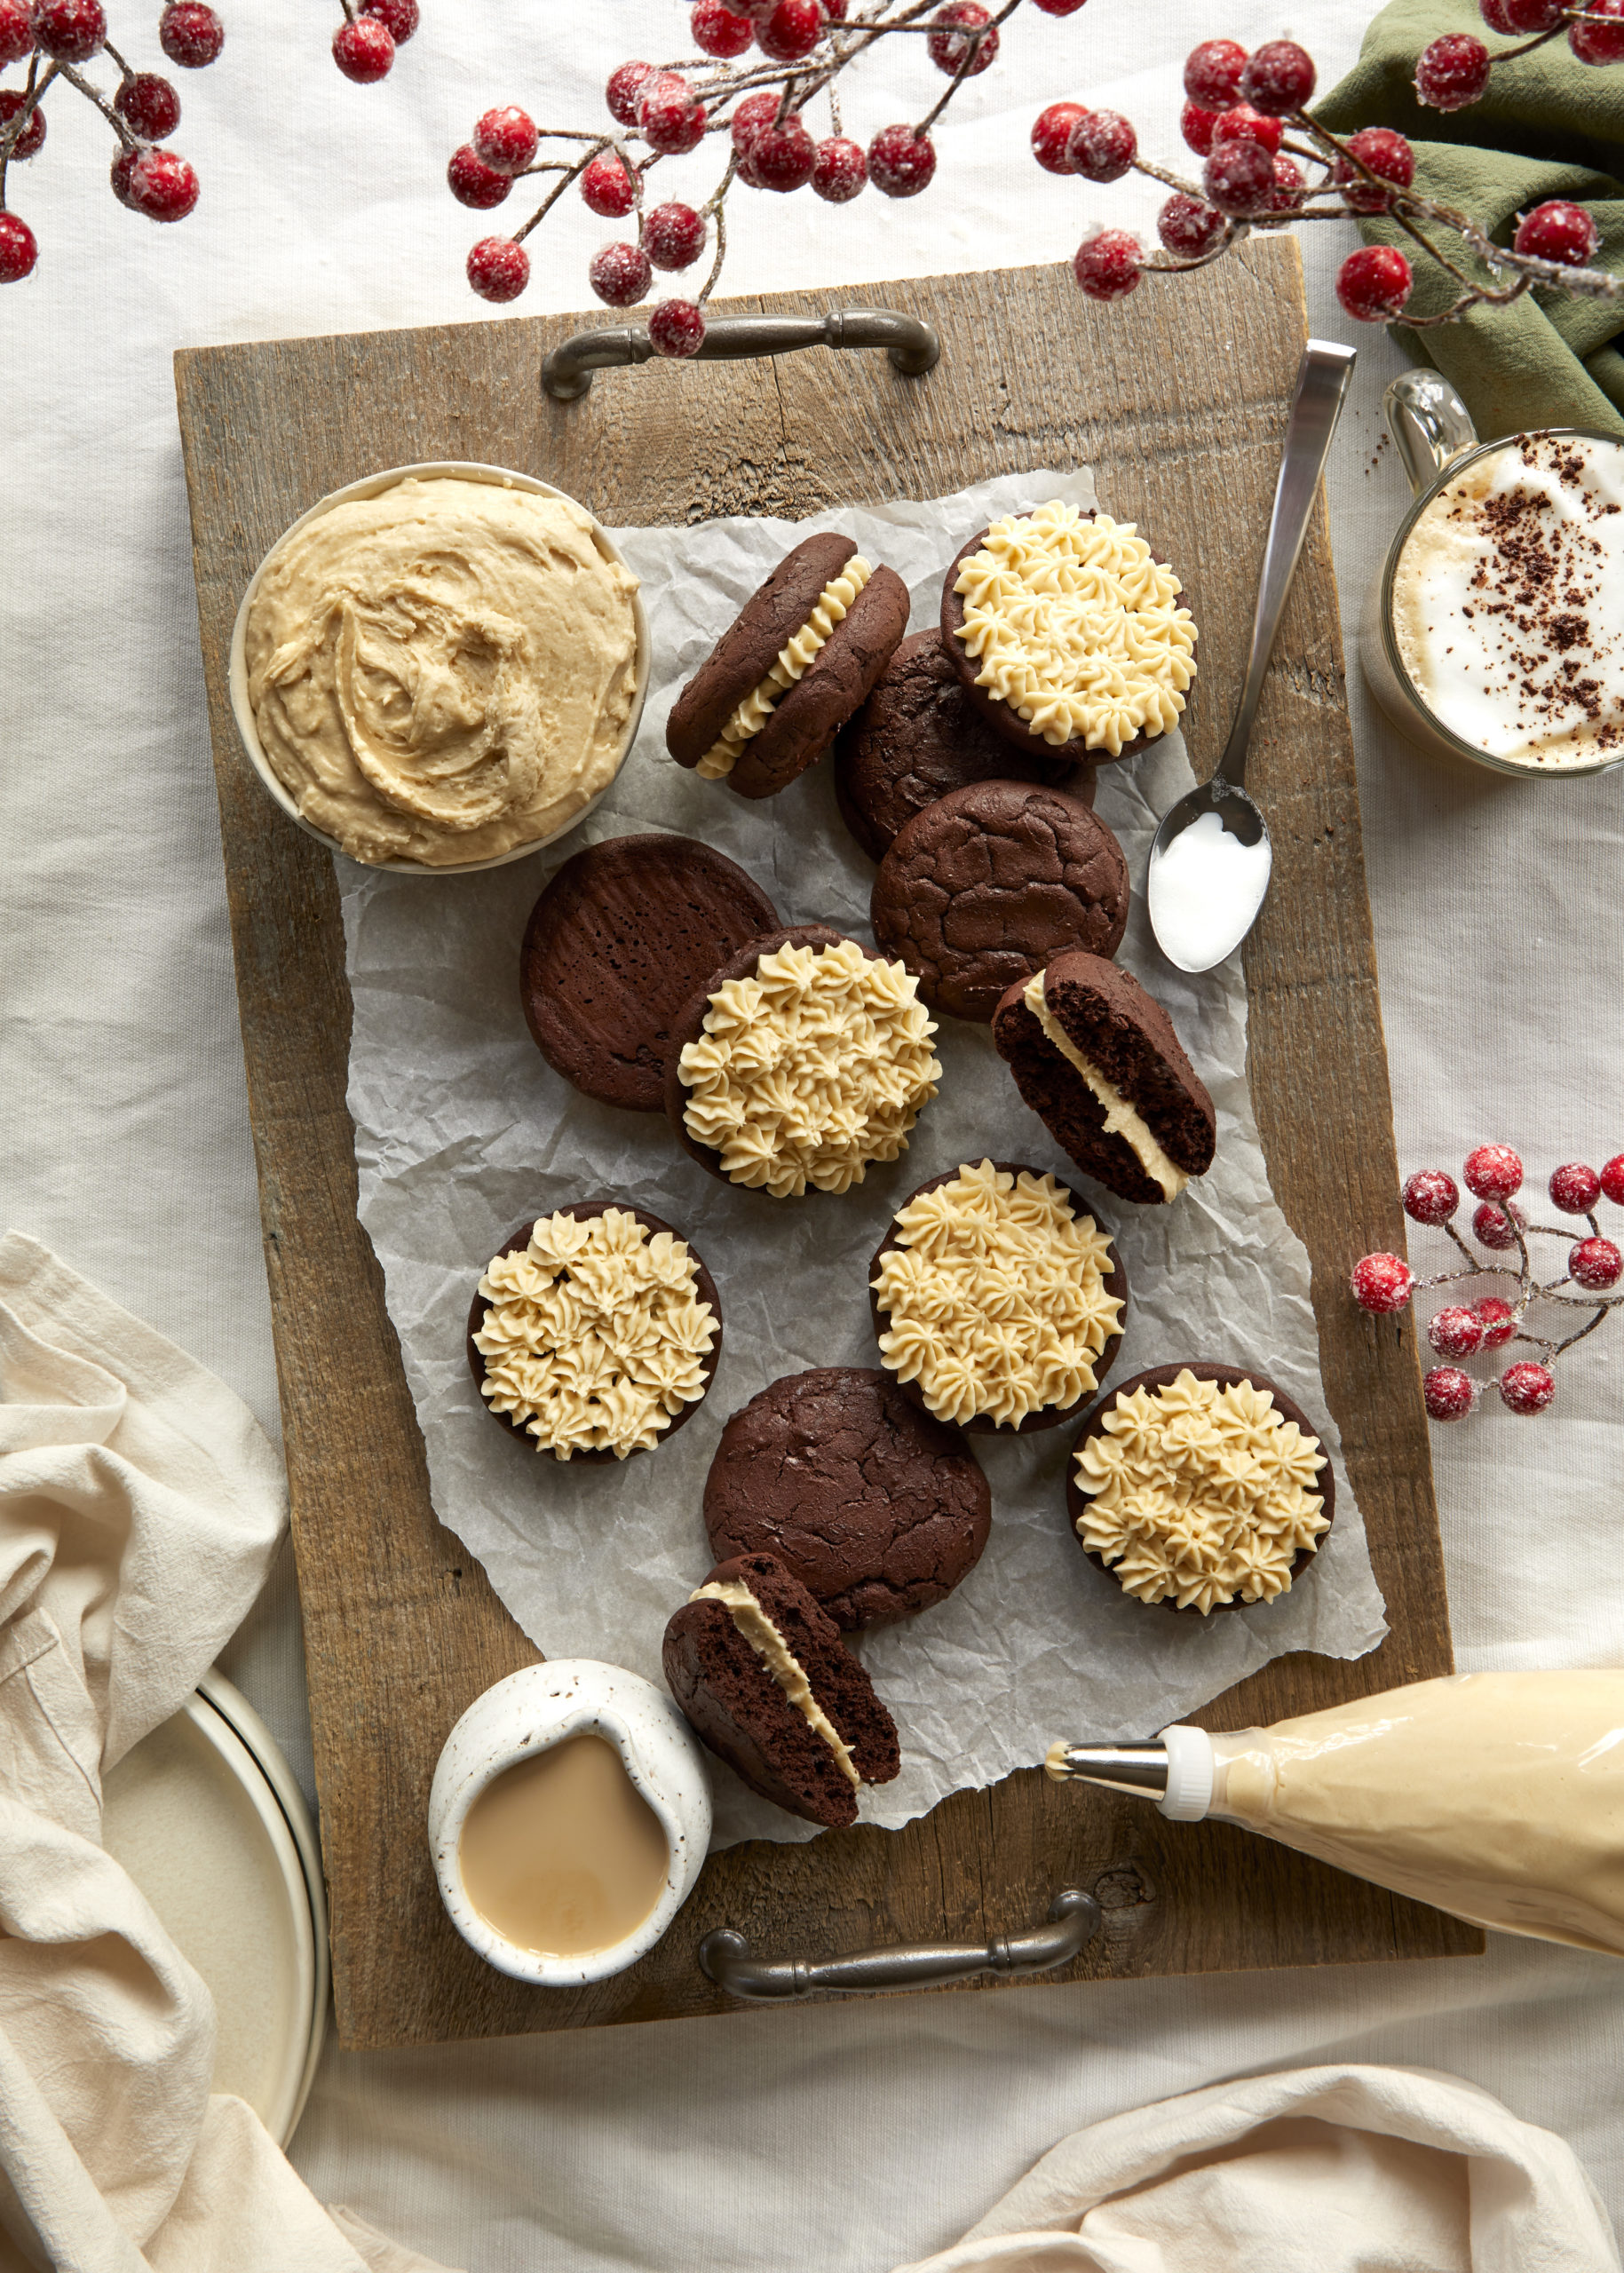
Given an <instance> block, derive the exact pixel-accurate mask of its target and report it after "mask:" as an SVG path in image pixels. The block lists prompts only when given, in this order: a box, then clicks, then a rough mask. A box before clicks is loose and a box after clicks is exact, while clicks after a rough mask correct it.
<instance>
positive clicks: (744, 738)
mask: <svg viewBox="0 0 1624 2273" xmlns="http://www.w3.org/2000/svg"><path fill="white" fill-rule="evenodd" d="M873 574H874V570H873V568H872V567H871V566H869V564H868V562H867V561H866V560H865V559H864V558H863V556H862V554H861V553H860V552H854V553H853V554H852V558H850V560H848V561H847V563H846V565H845V566H844V568H843V569H842V570H841V572H840V574H839V575H838V576H836V577H833V578H831V580H830V581H829V582H828V583H827V584H825V586H824V587H823V590H821V591H820V593H819V595H818V598H817V600H816V603H815V604H814V606H813V608H812V614H810V615H809V616H808V617H807V619H806V621H805V622H804V624H803V625H802V626H801V628H800V630H798V631H797V632H796V635H795V638H793V639H792V640H791V641H790V642H789V645H788V646H787V647H783V648H780V651H779V658H778V661H776V662H775V663H774V664H773V666H772V669H771V670H770V671H769V672H768V673H767V676H766V677H765V678H764V679H763V680H762V682H761V684H760V685H759V686H757V687H756V688H754V689H753V690H752V691H751V693H749V694H747V695H746V696H745V698H744V700H743V701H742V702H741V704H740V705H739V707H738V709H736V710H735V711H734V712H733V717H731V718H730V719H729V720H728V722H727V724H726V725H725V726H724V727H723V729H722V732H721V733H720V735H719V736H718V737H717V740H716V741H714V742H713V743H712V744H711V746H710V748H709V749H708V750H707V751H706V752H705V755H704V756H703V757H701V760H700V762H699V764H698V765H696V766H695V768H694V772H696V773H698V774H699V775H700V777H701V780H706V781H724V780H726V778H727V776H728V775H729V774H730V773H731V772H733V767H734V766H735V765H736V764H738V761H739V753H740V751H741V749H742V748H744V745H745V744H746V742H748V741H751V740H753V738H754V737H755V736H756V735H757V734H758V733H760V732H761V730H762V728H763V727H764V725H766V723H767V721H768V719H769V718H770V717H772V711H773V706H774V705H775V704H776V703H777V701H778V700H779V697H780V695H783V694H788V692H789V690H790V688H791V687H792V686H793V685H795V683H796V680H797V679H800V678H804V677H805V676H806V674H807V672H808V670H809V669H811V668H812V662H813V661H814V660H815V659H816V657H817V656H818V654H819V653H820V651H821V650H822V649H823V648H824V647H826V646H827V645H828V642H829V639H830V638H831V637H832V635H833V633H834V630H835V626H836V624H837V623H839V622H841V621H842V619H843V618H844V616H846V615H847V614H850V612H851V609H852V603H853V602H854V601H855V599H856V598H857V596H858V594H859V592H860V591H861V590H862V589H863V586H864V585H865V584H866V583H867V582H868V579H869V578H870V576H872V575H873Z"/></svg>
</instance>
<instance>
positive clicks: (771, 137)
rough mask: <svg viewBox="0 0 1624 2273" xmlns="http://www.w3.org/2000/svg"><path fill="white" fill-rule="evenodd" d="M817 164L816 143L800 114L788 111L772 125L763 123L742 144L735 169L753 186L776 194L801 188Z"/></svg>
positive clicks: (783, 193)
mask: <svg viewBox="0 0 1624 2273" xmlns="http://www.w3.org/2000/svg"><path fill="white" fill-rule="evenodd" d="M817 164H818V146H817V144H816V143H815V142H814V141H813V140H812V136H811V135H810V134H809V133H808V132H807V131H806V128H805V126H804V123H803V122H802V120H801V119H800V117H799V116H798V115H796V113H795V112H794V111H791V113H790V114H789V116H788V118H785V119H780V121H779V123H777V124H776V125H775V126H764V127H763V128H762V129H761V131H760V132H759V133H757V134H756V135H754V136H753V137H752V138H751V139H750V141H749V143H748V144H747V145H746V147H745V151H744V154H743V156H742V158H741V161H740V165H739V170H740V172H741V174H742V175H743V177H744V178H745V180H746V181H747V182H748V183H749V185H750V186H751V187H752V188H754V189H772V190H776V191H777V192H778V193H779V194H780V196H783V195H787V194H788V192H789V191H791V190H794V189H804V187H805V186H806V184H807V183H808V182H809V181H810V180H811V179H812V175H813V173H814V171H815V170H816V169H817Z"/></svg>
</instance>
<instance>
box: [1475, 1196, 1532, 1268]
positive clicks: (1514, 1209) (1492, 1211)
mask: <svg viewBox="0 0 1624 2273" xmlns="http://www.w3.org/2000/svg"><path fill="white" fill-rule="evenodd" d="M1508 1219H1509V1220H1508ZM1513 1223H1515V1224H1517V1226H1518V1228H1519V1229H1522V1230H1525V1229H1526V1228H1527V1224H1528V1218H1527V1216H1525V1215H1524V1213H1523V1211H1522V1209H1521V1208H1519V1207H1518V1206H1517V1202H1516V1200H1500V1201H1496V1200H1484V1201H1483V1202H1482V1203H1481V1204H1480V1205H1479V1206H1478V1207H1477V1208H1473V1210H1472V1237H1473V1239H1476V1240H1477V1244H1478V1246H1479V1247H1487V1248H1488V1249H1489V1250H1490V1252H1491V1253H1492V1254H1494V1255H1509V1253H1510V1251H1511V1249H1512V1248H1513V1247H1515V1246H1516V1245H1517V1232H1515V1231H1513V1230H1512V1228H1511V1226H1512V1224H1513Z"/></svg>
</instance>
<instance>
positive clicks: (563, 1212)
mask: <svg viewBox="0 0 1624 2273" xmlns="http://www.w3.org/2000/svg"><path fill="white" fill-rule="evenodd" d="M606 1208H622V1209H623V1210H624V1211H625V1213H626V1214H627V1215H629V1216H636V1217H637V1219H638V1223H639V1224H641V1225H642V1226H643V1229H644V1231H645V1232H646V1233H647V1234H648V1236H649V1237H650V1238H651V1239H653V1238H654V1237H655V1236H656V1235H657V1234H658V1233H659V1232H670V1235H671V1237H672V1238H673V1239H682V1241H683V1245H684V1246H685V1247H686V1248H687V1250H688V1258H689V1261H690V1262H691V1263H693V1293H694V1296H695V1299H696V1300H697V1301H699V1302H701V1303H709V1307H710V1315H711V1318H712V1319H713V1320H714V1321H715V1325H716V1332H715V1334H713V1335H712V1337H711V1342H710V1348H709V1351H708V1352H707V1353H706V1354H705V1356H704V1357H703V1358H701V1381H702V1382H703V1387H702V1388H701V1390H700V1393H699V1395H698V1396H697V1397H696V1398H689V1399H687V1400H685V1402H684V1403H683V1404H681V1405H680V1406H678V1407H677V1411H676V1412H675V1413H673V1414H671V1415H670V1416H669V1419H668V1420H667V1421H666V1422H665V1425H664V1427H663V1428H662V1429H661V1431H660V1434H659V1437H657V1439H656V1440H655V1442H654V1444H653V1445H644V1446H639V1447H638V1450H642V1451H650V1452H657V1451H658V1450H659V1448H660V1446H661V1445H662V1444H664V1443H665V1441H666V1439H667V1438H668V1437H674V1436H675V1435H676V1433H677V1430H678V1429H680V1428H682V1427H683V1426H684V1425H685V1423H686V1422H689V1421H691V1420H692V1419H693V1415H694V1414H696V1413H697V1412H698V1411H699V1409H700V1406H701V1405H702V1404H703V1403H704V1401H705V1398H706V1397H707V1396H708V1395H709V1390H710V1384H711V1382H713V1381H714V1380H715V1378H716V1370H717V1361H718V1360H719V1358H721V1355H722V1299H721V1296H720V1295H718V1294H717V1287H716V1280H715V1279H713V1278H712V1277H711V1275H710V1273H709V1271H707V1270H706V1268H705V1265H704V1263H703V1261H702V1260H701V1255H700V1253H699V1250H698V1248H697V1247H695V1246H694V1245H693V1241H692V1240H691V1239H684V1238H683V1234H682V1233H681V1232H678V1231H677V1230H675V1229H674V1228H673V1227H672V1225H671V1224H668V1223H666V1222H665V1221H664V1219H663V1218H662V1217H661V1216H651V1215H650V1214H649V1212H648V1210H647V1208H634V1207H632V1206H631V1204H630V1201H629V1200H570V1201H568V1202H566V1205H565V1206H563V1207H562V1208H550V1209H549V1211H548V1212H549V1214H551V1215H556V1216H574V1219H575V1221H576V1222H577V1223H581V1224H585V1223H590V1222H591V1220H592V1219H593V1217H594V1216H601V1215H602V1214H603V1213H604V1211H605V1210H606ZM537 1221H538V1218H536V1217H535V1216H532V1217H531V1218H530V1219H529V1221H528V1222H527V1223H524V1224H519V1227H518V1229H517V1230H516V1231H512V1232H509V1234H508V1236H507V1238H506V1239H503V1243H502V1245H501V1246H500V1247H498V1248H497V1249H496V1252H495V1255H494V1256H493V1257H492V1258H491V1260H492V1261H493V1262H497V1261H500V1259H501V1258H502V1256H503V1255H517V1254H519V1252H520V1251H521V1250H522V1249H523V1248H525V1247H528V1246H529V1244H530V1234H531V1232H533V1231H534V1230H535V1225H536V1223H537ZM486 1269H487V1270H488V1269H489V1264H487V1266H486ZM479 1276H480V1278H481V1279H483V1278H484V1276H485V1271H480V1273H479ZM490 1307H491V1304H490V1301H489V1299H488V1297H487V1296H486V1295H482V1294H480V1293H479V1288H478V1287H477V1286H476V1287H475V1289H474V1296H473V1300H472V1302H471V1303H470V1304H469V1307H468V1330H467V1334H466V1335H465V1337H464V1342H463V1347H464V1349H465V1350H466V1351H467V1356H468V1370H469V1372H470V1373H471V1374H472V1375H473V1385H474V1387H475V1389H476V1390H478V1391H479V1401H480V1403H481V1404H482V1405H484V1406H485V1410H486V1411H487V1413H488V1414H490V1416H491V1419H492V1420H493V1421H499V1422H501V1424H502V1426H503V1428H504V1429H505V1430H507V1431H508V1434H509V1435H510V1436H512V1437H518V1438H519V1442H520V1444H522V1445H525V1446H526V1447H527V1450H529V1451H530V1452H552V1453H553V1457H554V1459H555V1460H556V1459H558V1457H559V1455H558V1453H557V1452H556V1451H554V1450H553V1447H552V1446H551V1445H544V1444H542V1443H540V1442H539V1441H538V1440H537V1438H536V1437H535V1436H533V1435H532V1434H531V1432H530V1430H528V1429H527V1428H526V1427H525V1425H524V1423H523V1422H519V1421H516V1420H515V1419H514V1418H513V1416H512V1415H511V1414H508V1413H499V1412H498V1411H497V1410H496V1407H495V1406H494V1405H491V1404H489V1403H488V1402H487V1399H486V1396H485V1383H486V1380H487V1374H486V1370H485V1353H484V1351H483V1350H481V1349H480V1348H479V1343H478V1342H476V1341H475V1339H474V1336H475V1335H476V1334H478V1333H479V1330H480V1329H481V1327H483V1326H484V1324H485V1320H486V1317H487V1312H488V1311H489V1310H490ZM619 1457H620V1455H619V1454H618V1453H615V1452H614V1450H613V1449H612V1448H611V1447H609V1446H607V1445H602V1446H594V1445H588V1446H586V1447H585V1448H584V1449H582V1448H574V1449H572V1450H571V1452H570V1454H569V1458H570V1459H571V1460H572V1461H577V1460H578V1461H590V1462H591V1463H593V1464H595V1465H599V1466H601V1465H602V1464H603V1463H604V1462H605V1461H613V1460H616V1459H618V1458H619ZM626 1457H627V1459H629V1460H630V1459H631V1458H633V1457H634V1454H633V1453H627V1455H626Z"/></svg>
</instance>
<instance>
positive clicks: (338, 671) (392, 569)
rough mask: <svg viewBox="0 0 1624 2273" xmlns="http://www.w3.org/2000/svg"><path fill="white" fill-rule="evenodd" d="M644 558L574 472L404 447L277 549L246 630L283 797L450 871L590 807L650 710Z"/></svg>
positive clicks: (236, 671)
mask: <svg viewBox="0 0 1624 2273" xmlns="http://www.w3.org/2000/svg"><path fill="white" fill-rule="evenodd" d="M648 661H649V643H648V637H647V630H646V624H645V622H644V618H643V613H642V609H641V606H640V604H639V602H638V597H637V579H636V578H635V577H634V576H633V575H632V574H631V572H630V570H629V569H628V568H627V567H626V566H625V564H624V563H623V562H622V560H621V558H620V557H619V555H618V553H617V552H616V551H615V549H614V545H613V543H611V541H610V540H609V538H608V537H607V535H606V533H605V532H604V531H603V529H601V528H600V527H598V523H597V522H596V521H595V520H594V519H592V517H591V515H590V514H589V513H588V512H587V511H585V509H584V508H583V507H582V506H581V505H579V504H577V503H575V501H574V499H573V498H570V497H566V496H565V495H563V493H562V492H561V491H558V490H555V489H552V488H551V487H549V485H547V484H546V483H544V482H539V481H534V480H532V479H530V478H529V477H528V476H525V475H520V474H511V473H505V472H503V471H500V470H499V469H496V468H493V467H479V466H463V465H453V464H436V465H424V466H414V467H405V468H397V469H395V470H393V471H391V472H388V473H384V474H378V475H375V476H373V477H371V478H370V479H368V480H367V481H364V482H357V483H354V484H353V485H352V486H351V487H349V488H348V489H344V490H338V491H336V492H335V493H334V494H333V495H331V496H330V497H328V498H324V499H323V500H322V501H321V503H320V504H318V505H317V506H315V507H313V509H312V511H310V512H309V513H306V514H305V516H304V517H303V519H300V520H298V521H297V522H295V524H294V526H293V527H292V528H291V529H289V531H288V532H287V534H286V535H284V536H283V537H282V538H281V540H280V542H279V543H277V544H276V545H275V546H274V547H273V550H272V551H271V552H270V553H269V554H268V555H267V556H266V558H265V560H264V562H263V563H262V564H261V566H260V568H259V570H258V572H257V574H256V576H255V578H254V580H253V582H252V583H251V584H250V587H249V590H248V592H247V593H246V595H245V596H244V598H243V603H242V608H241V610H240V611H239V614H238V618H237V625H236V630H235V633H234V638H233V645H232V658H231V693H232V702H233V708H234V711H235V714H236V718H237V725H238V728H239V731H240V733H242V740H243V743H244V746H245V748H247V750H248V753H249V756H250V759H251V760H252V761H253V763H254V765H255V768H256V770H257V772H258V773H259V774H260V777H261V779H262V780H264V781H265V786H266V788H268V789H269V790H270V791H271V793H272V795H273V796H274V797H275V798H276V800H277V802H278V804H281V806H282V808H283V810H284V811H285V812H289V813H291V814H292V815H293V817H294V818H295V819H297V820H299V821H300V822H301V823H302V824H303V825H304V826H305V828H308V829H310V830H312V831H313V833H314V834H315V835H317V836H321V838H322V839H323V840H324V841H325V842H326V843H329V844H330V845H332V846H334V847H335V848H336V849H337V850H338V851H344V852H346V853H347V854H349V856H350V857H351V858H352V859H358V860H361V861H365V862H367V863H368V865H371V866H375V867H392V868H403V869H406V870H408V871H416V872H432V873H438V874H444V873H445V872H446V871H448V870H456V869H465V868H473V867H487V866H493V865H495V864H496V863H498V862H500V861H503V860H508V859H518V858H519V857H520V856H521V855H523V854H524V853H526V852H528V851H534V850H535V848H536V847H537V846H539V845H542V844H544V843H550V842H551V841H552V840H553V839H554V838H555V837H557V836H561V835H562V834H563V833H564V831H565V830H566V829H567V828H573V827H574V824H575V823H576V822H577V821H578V820H581V819H582V816H583V815H584V814H585V813H586V812H588V811H589V810H590V807H591V806H592V805H593V804H596V803H597V801H598V798H599V797H600V796H602V795H603V793H604V791H605V790H606V788H608V786H609V784H610V782H611V781H612V780H614V776H615V774H616V772H618V771H619V768H620V765H621V764H622V760H623V759H624V757H625V756H626V753H627V751H628V750H629V749H630V746H631V741H632V739H633V736H634V735H635V733H636V731H637V725H638V717H639V715H640V712H641V709H642V701H643V694H644V691H645V687H646V680H647V674H648Z"/></svg>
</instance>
